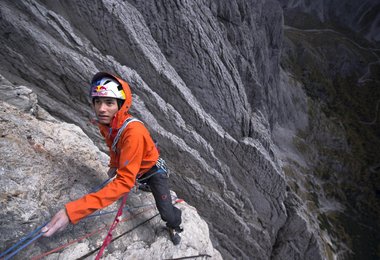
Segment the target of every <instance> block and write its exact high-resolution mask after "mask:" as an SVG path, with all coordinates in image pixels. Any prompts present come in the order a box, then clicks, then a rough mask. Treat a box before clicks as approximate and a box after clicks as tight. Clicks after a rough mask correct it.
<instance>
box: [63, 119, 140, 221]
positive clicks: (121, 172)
mask: <svg viewBox="0 0 380 260" xmlns="http://www.w3.org/2000/svg"><path fill="white" fill-rule="evenodd" d="M136 124H137V123H136ZM119 142H121V143H119V144H118V147H119V148H121V149H120V157H119V162H118V165H119V167H118V169H117V174H116V178H115V179H114V180H113V181H111V182H110V183H109V184H107V185H106V186H105V187H104V188H102V189H101V190H99V191H97V192H94V193H90V194H87V195H85V196H83V197H82V198H80V199H78V200H76V201H72V202H69V203H67V204H66V206H65V207H66V211H67V214H68V216H69V219H70V221H71V222H72V223H73V224H76V223H77V222H78V221H79V220H81V219H82V218H84V217H85V216H87V215H89V214H91V213H93V212H94V211H96V210H98V209H101V208H104V207H106V206H108V205H110V204H112V203H113V202H115V201H116V200H118V199H119V198H120V197H121V196H123V195H124V194H125V193H127V192H129V191H130V190H131V189H132V187H133V186H134V185H135V180H136V176H137V174H138V173H139V170H140V166H141V162H142V159H143V156H144V153H145V149H146V148H145V140H144V135H143V134H142V133H141V132H140V131H139V129H138V128H134V127H131V128H130V127H127V128H126V129H125V131H124V133H123V135H122V137H121V138H120V140H119Z"/></svg>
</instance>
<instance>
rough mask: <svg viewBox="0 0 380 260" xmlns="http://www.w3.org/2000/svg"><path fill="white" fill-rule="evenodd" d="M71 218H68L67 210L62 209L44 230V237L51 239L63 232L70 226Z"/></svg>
mask: <svg viewBox="0 0 380 260" xmlns="http://www.w3.org/2000/svg"><path fill="white" fill-rule="evenodd" d="M69 222H70V221H69V217H68V216H67V213H66V210H65V209H62V210H60V211H58V212H57V214H55V215H54V217H53V218H52V219H51V221H50V222H49V223H48V224H47V225H46V226H45V227H43V228H42V230H41V231H42V232H43V233H44V234H43V236H44V237H50V236H51V235H53V234H54V233H55V232H57V231H62V230H64V229H65V228H66V226H67V225H68V224H69Z"/></svg>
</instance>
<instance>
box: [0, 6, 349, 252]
mask: <svg viewBox="0 0 380 260" xmlns="http://www.w3.org/2000/svg"><path fill="white" fill-rule="evenodd" d="M280 2H281V4H280V3H279V2H278V1H274V0H269V1H268V0H265V1H264V0H234V1H216V0H215V1H203V0H197V1H190V0H188V1H187V0H176V1H169V0H158V1H151V0H149V1H135V0H128V1H111V0H98V1H92V2H91V3H89V2H88V1H81V0H76V1H47V0H34V1H33V0H28V1H11V0H4V1H1V3H0V31H1V33H2V37H1V38H0V58H1V62H0V73H1V75H2V76H3V77H4V78H5V79H6V80H7V81H9V84H6V85H7V87H6V88H5V89H6V93H10V94H9V95H4V96H2V99H3V100H5V101H6V102H12V100H13V101H14V100H18V99H17V98H15V96H18V95H20V94H18V93H19V92H17V89H18V88H19V86H20V85H24V86H27V87H28V88H30V89H31V90H32V91H33V93H34V94H35V95H36V99H37V100H38V104H39V106H40V107H41V108H43V109H44V110H46V111H47V112H48V113H50V114H51V115H52V116H53V117H54V118H55V120H62V121H65V122H68V123H73V124H75V125H77V126H79V127H80V128H81V129H82V130H83V131H84V132H85V133H86V134H87V135H88V136H90V137H91V139H92V140H93V141H94V142H95V143H96V144H97V145H98V146H99V147H100V148H101V149H103V150H105V149H104V145H102V141H101V139H100V136H99V134H98V133H97V131H96V129H94V128H93V127H91V125H90V123H89V120H90V118H91V117H92V116H93V115H92V112H91V107H90V103H89V100H88V97H87V94H88V82H89V80H90V78H91V76H92V74H93V73H95V72H97V71H98V70H105V71H110V72H113V73H116V74H118V75H119V76H121V77H123V78H125V79H126V80H127V81H128V82H130V84H131V87H132V91H133V93H134V96H133V98H134V100H133V106H132V110H131V112H132V113H133V114H134V115H135V116H136V117H138V118H139V119H141V120H142V121H144V122H145V123H146V125H147V126H148V128H149V129H150V131H151V133H152V135H153V137H154V138H156V139H157V140H158V141H159V143H160V147H161V151H162V155H163V157H164V158H165V159H166V160H167V162H168V163H169V166H170V168H171V169H172V171H173V175H172V176H173V177H172V185H173V189H174V190H175V191H176V192H177V194H179V196H180V197H182V198H185V200H186V201H188V202H189V203H190V204H192V205H194V206H195V207H196V208H197V210H198V211H199V213H200V215H201V216H202V217H203V218H205V219H206V221H207V223H208V225H209V227H210V234H211V237H212V240H213V243H214V246H215V247H216V248H217V249H218V250H219V251H220V252H221V254H222V255H223V257H224V258H226V259H230V258H238V259H241V258H243V259H252V258H256V259H268V258H274V259H297V258H298V259H324V258H334V257H336V256H338V255H339V253H340V252H342V251H347V250H346V249H345V246H346V245H344V244H340V241H341V239H340V238H337V239H336V241H337V242H336V243H335V242H334V241H335V240H334V239H333V242H332V241H331V235H332V232H333V231H331V232H330V231H326V230H324V229H322V228H321V225H322V224H321V223H322V222H321V220H320V219H318V216H319V213H320V212H321V211H322V210H321V208H323V207H324V206H325V205H334V206H335V207H333V208H334V210H339V209H340V204H339V202H337V201H336V200H334V199H331V198H326V199H325V200H324V202H326V203H325V204H323V203H321V204H318V203H314V201H313V200H312V199H311V197H313V196H314V195H313V192H310V190H312V191H313V189H310V187H308V186H307V185H311V184H313V185H314V183H315V182H316V180H315V178H314V177H313V175H314V173H313V171H312V170H311V167H310V162H313V163H314V158H315V157H312V155H314V153H315V154H317V155H318V158H321V157H319V155H320V153H321V151H320V150H317V149H316V148H315V149H314V148H313V149H312V152H310V153H307V156H305V154H304V153H303V150H302V149H301V148H302V145H300V143H302V142H303V141H304V140H305V138H304V136H302V135H301V134H300V133H305V135H307V136H315V134H316V133H318V132H319V129H320V127H329V124H328V122H330V120H325V121H323V119H324V114H323V113H320V111H321V110H320V109H319V107H318V102H309V101H310V92H309V90H310V89H313V90H315V88H306V87H305V82H303V81H302V80H301V79H300V78H298V77H297V75H298V74H297V73H298V69H299V68H298V67H297V66H293V65H294V64H300V61H296V58H295V57H298V56H297V55H295V54H298V52H299V49H298V48H297V47H298V45H297V44H298V41H297V40H294V41H292V39H291V38H290V36H289V34H288V33H289V32H290V31H288V30H287V29H286V30H285V36H284V18H283V10H282V8H281V7H284V6H285V4H286V3H285V2H284V1H280ZM284 8H285V7H284ZM285 14H287V13H285ZM288 17H290V16H286V17H285V18H286V19H288ZM295 33H296V32H294V34H295ZM292 35H293V34H292ZM312 50H314V49H312ZM289 61H294V62H295V63H294V64H293V63H291V62H289ZM302 62H303V61H301V63H302ZM8 91H9V92H8ZM26 92H27V93H29V92H28V91H26ZM23 93H24V92H23ZM24 94H25V93H24ZM313 101H314V100H313ZM17 102H19V101H17ZM21 103H22V102H21ZM311 108H315V110H313V111H317V112H316V113H314V114H312V113H311V112H312V111H311V110H310V109H311ZM41 111H43V110H41ZM33 113H36V112H35V111H34V112H33ZM312 115H315V116H316V117H317V118H319V121H318V120H315V117H312ZM41 120H43V118H42V119H41ZM44 120H46V119H44ZM316 122H320V125H318V124H316ZM334 126H335V125H334ZM331 131H333V130H331ZM323 133H326V135H327V136H329V135H328V133H329V132H328V131H325V132H323ZM300 137H302V138H300ZM322 137H324V136H318V138H320V139H321V138H322ZM340 137H341V138H338V139H336V138H335V137H331V138H332V139H334V138H335V139H334V140H338V141H337V145H339V146H342V149H344V148H345V147H343V146H344V145H345V142H346V136H345V135H344V134H342V135H341V136H340ZM318 138H316V139H313V141H315V140H320V139H318ZM299 140H301V141H302V142H297V141H299ZM315 143H318V142H315ZM313 152H314V153H313ZM309 155H310V156H309ZM322 162H323V160H322ZM71 174H74V173H66V174H65V175H64V176H66V175H67V177H65V178H69V176H71ZM311 179H312V181H310V180H311ZM297 187H298V188H297ZM300 190H301V191H300ZM41 192H43V191H41ZM323 194H324V193H323ZM57 196H58V195H57ZM310 201H311V202H310ZM322 204H323V205H322ZM44 206H45V207H47V208H49V209H50V211H52V208H50V206H49V205H44ZM50 211H49V212H50ZM50 213H53V212H50ZM334 243H335V244H334Z"/></svg>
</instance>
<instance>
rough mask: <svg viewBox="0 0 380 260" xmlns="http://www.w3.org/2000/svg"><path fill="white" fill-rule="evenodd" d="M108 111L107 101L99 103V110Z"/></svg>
mask: <svg viewBox="0 0 380 260" xmlns="http://www.w3.org/2000/svg"><path fill="white" fill-rule="evenodd" d="M104 111H106V104H105V103H100V105H99V112H104Z"/></svg>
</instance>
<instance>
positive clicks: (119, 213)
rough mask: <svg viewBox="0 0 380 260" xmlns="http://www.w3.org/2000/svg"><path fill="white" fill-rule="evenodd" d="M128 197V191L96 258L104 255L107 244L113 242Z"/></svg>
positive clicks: (96, 259)
mask: <svg viewBox="0 0 380 260" xmlns="http://www.w3.org/2000/svg"><path fill="white" fill-rule="evenodd" d="M127 198H128V193H127V194H125V195H124V197H123V200H122V202H121V205H120V207H119V210H118V211H117V213H116V216H115V219H114V220H113V222H112V225H111V227H110V229H109V230H108V233H107V236H106V237H105V238H104V241H103V244H102V246H101V248H100V250H99V253H98V254H97V255H96V258H95V260H99V259H100V258H101V257H102V255H103V252H104V250H105V249H106V248H107V246H108V245H109V243H110V242H111V240H112V231H113V230H114V229H115V228H116V226H117V224H119V222H120V220H121V215H122V214H123V208H124V205H125V203H126V202H127Z"/></svg>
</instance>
